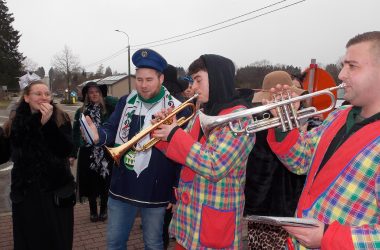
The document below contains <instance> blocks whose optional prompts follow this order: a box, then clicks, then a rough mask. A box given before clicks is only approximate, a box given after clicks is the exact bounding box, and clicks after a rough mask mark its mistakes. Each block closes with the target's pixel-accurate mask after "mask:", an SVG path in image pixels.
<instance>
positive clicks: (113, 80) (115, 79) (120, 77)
mask: <svg viewBox="0 0 380 250" xmlns="http://www.w3.org/2000/svg"><path fill="white" fill-rule="evenodd" d="M127 77H128V75H126V74H124V75H117V76H108V77H106V78H103V79H101V80H100V81H98V82H97V83H98V84H105V85H113V84H114V83H116V82H118V81H121V80H123V79H125V78H127Z"/></svg>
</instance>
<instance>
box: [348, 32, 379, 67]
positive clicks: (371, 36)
mask: <svg viewBox="0 0 380 250" xmlns="http://www.w3.org/2000/svg"><path fill="white" fill-rule="evenodd" d="M363 42H371V43H372V47H371V49H372V50H373V52H374V53H375V54H376V58H380V31H370V32H365V33H363V34H358V35H356V36H354V37H353V38H351V39H350V40H349V41H348V42H347V44H346V48H348V47H350V46H352V45H355V44H358V43H363ZM378 61H380V59H378Z"/></svg>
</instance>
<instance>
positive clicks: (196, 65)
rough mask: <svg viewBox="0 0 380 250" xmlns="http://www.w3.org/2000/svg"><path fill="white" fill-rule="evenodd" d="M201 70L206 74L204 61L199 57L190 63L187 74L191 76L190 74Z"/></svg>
mask: <svg viewBox="0 0 380 250" xmlns="http://www.w3.org/2000/svg"><path fill="white" fill-rule="evenodd" d="M201 70H203V71H206V72H207V68H206V64H205V62H204V60H203V59H202V58H201V57H199V58H198V59H196V60H195V61H194V62H192V63H191V64H190V66H189V70H188V71H189V72H188V74H189V75H192V74H195V73H197V72H199V71H201Z"/></svg>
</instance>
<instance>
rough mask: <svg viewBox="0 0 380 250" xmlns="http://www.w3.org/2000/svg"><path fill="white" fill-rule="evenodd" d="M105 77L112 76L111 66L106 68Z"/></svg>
mask: <svg viewBox="0 0 380 250" xmlns="http://www.w3.org/2000/svg"><path fill="white" fill-rule="evenodd" d="M104 76H112V69H111V67H110V66H108V67H107V68H106V72H105V73H104Z"/></svg>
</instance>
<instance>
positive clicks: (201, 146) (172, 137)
mask: <svg viewBox="0 0 380 250" xmlns="http://www.w3.org/2000/svg"><path fill="white" fill-rule="evenodd" d="M189 74H191V76H192V78H193V79H194V83H193V88H194V90H195V92H196V93H198V94H199V97H198V100H197V102H198V103H199V104H200V105H201V108H203V112H204V113H205V114H206V115H210V116H217V115H226V114H230V113H232V112H236V111H240V110H244V109H246V107H247V103H246V102H245V101H244V100H242V99H238V94H237V92H236V91H235V86H234V77H235V66H234V63H233V62H232V61H231V60H230V59H228V58H225V57H222V56H219V55H202V56H201V57H199V58H198V59H197V60H195V61H194V62H193V63H192V64H191V65H190V66H189ZM157 116H159V117H160V118H163V116H164V112H161V113H158V114H157ZM252 122H253V121H252V120H251V119H247V118H244V119H241V120H240V123H241V125H242V126H247V125H248V124H251V123H252ZM235 125H236V124H235ZM153 136H154V137H156V138H159V139H162V140H165V141H168V142H160V143H159V145H157V147H163V146H164V144H165V146H166V147H163V148H162V149H163V152H165V154H166V155H167V157H169V158H170V159H172V160H174V161H176V162H179V163H181V164H182V165H183V167H182V170H181V175H180V180H179V184H178V189H177V191H176V194H177V197H178V200H177V204H176V205H177V206H176V209H175V211H174V213H173V219H172V222H171V224H170V233H171V234H172V235H174V237H175V238H176V241H177V246H176V247H177V249H242V247H243V245H242V224H241V218H242V214H243V207H244V183H245V166H246V162H247V158H248V154H249V152H250V151H251V149H252V147H253V144H254V142H255V136H254V135H246V134H244V135H243V134H235V133H233V132H232V131H231V129H230V127H229V126H228V124H224V125H221V126H218V127H217V128H215V129H213V130H212V131H210V132H209V134H204V133H203V131H202V129H201V126H200V120H199V116H195V118H194V120H193V121H191V122H189V125H188V127H187V128H186V130H183V129H181V128H180V127H178V126H176V122H173V123H172V124H171V125H164V124H163V125H161V126H160V127H159V128H158V129H157V130H155V131H154V132H153Z"/></svg>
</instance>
